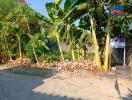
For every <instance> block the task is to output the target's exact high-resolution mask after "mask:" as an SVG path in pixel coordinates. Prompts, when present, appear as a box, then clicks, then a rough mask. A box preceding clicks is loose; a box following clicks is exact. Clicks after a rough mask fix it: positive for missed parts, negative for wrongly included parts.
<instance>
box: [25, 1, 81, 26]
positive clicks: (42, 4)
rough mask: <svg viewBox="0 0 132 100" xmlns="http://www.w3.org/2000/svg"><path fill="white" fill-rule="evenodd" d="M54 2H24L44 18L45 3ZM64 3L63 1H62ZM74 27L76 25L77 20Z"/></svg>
mask: <svg viewBox="0 0 132 100" xmlns="http://www.w3.org/2000/svg"><path fill="white" fill-rule="evenodd" d="M53 1H54V0H26V2H27V4H29V5H30V7H32V8H33V9H34V10H35V11H37V12H39V13H41V14H43V15H44V16H46V17H48V15H47V13H46V9H45V3H46V2H53ZM64 1H65V0H64ZM63 6H64V2H62V4H61V7H63ZM75 23H76V25H78V23H79V20H77V21H76V22H75Z"/></svg>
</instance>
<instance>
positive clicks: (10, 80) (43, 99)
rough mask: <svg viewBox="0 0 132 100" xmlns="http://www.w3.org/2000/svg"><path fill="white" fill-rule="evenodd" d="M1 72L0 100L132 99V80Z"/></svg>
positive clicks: (62, 74) (92, 76)
mask: <svg viewBox="0 0 132 100" xmlns="http://www.w3.org/2000/svg"><path fill="white" fill-rule="evenodd" d="M3 70H4V69H3V68H1V71H0V100H132V80H129V79H126V78H117V77H115V78H112V79H110V78H106V77H101V76H94V75H90V74H89V76H87V77H79V76H71V75H70V74H64V73H61V74H57V75H51V76H50V75H49V76H48V77H46V78H42V77H41V78H40V77H32V76H26V75H16V74H9V73H7V72H4V71H3Z"/></svg>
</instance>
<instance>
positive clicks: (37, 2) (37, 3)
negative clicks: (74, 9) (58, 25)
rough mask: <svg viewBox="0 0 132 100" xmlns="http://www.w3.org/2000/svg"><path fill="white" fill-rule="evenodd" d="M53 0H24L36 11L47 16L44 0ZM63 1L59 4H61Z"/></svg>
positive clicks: (49, 0)
mask: <svg viewBox="0 0 132 100" xmlns="http://www.w3.org/2000/svg"><path fill="white" fill-rule="evenodd" d="M53 1H54V0H26V2H27V3H28V4H29V5H30V6H31V7H32V8H33V9H34V10H35V11H37V12H40V13H41V14H43V15H45V16H48V15H47V13H46V9H45V3H46V2H53ZM63 4H64V3H62V4H61V6H63Z"/></svg>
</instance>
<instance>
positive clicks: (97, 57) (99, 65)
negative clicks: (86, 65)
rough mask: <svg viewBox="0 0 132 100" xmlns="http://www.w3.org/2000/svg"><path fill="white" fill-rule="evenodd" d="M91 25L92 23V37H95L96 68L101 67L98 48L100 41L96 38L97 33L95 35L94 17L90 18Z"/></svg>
mask: <svg viewBox="0 0 132 100" xmlns="http://www.w3.org/2000/svg"><path fill="white" fill-rule="evenodd" d="M90 23H91V30H92V35H93V44H94V50H95V61H96V66H97V67H101V60H100V53H99V46H98V41H97V37H96V33H95V26H94V21H93V18H92V16H90Z"/></svg>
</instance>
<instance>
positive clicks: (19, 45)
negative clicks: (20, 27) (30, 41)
mask: <svg viewBox="0 0 132 100" xmlns="http://www.w3.org/2000/svg"><path fill="white" fill-rule="evenodd" d="M17 39H18V47H19V57H20V60H21V61H22V60H23V57H22V49H21V40H20V37H19V35H18V34H17Z"/></svg>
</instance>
